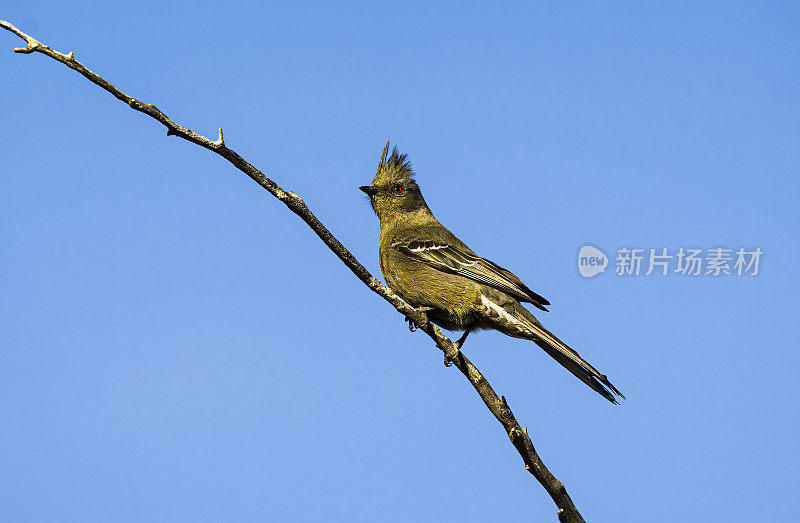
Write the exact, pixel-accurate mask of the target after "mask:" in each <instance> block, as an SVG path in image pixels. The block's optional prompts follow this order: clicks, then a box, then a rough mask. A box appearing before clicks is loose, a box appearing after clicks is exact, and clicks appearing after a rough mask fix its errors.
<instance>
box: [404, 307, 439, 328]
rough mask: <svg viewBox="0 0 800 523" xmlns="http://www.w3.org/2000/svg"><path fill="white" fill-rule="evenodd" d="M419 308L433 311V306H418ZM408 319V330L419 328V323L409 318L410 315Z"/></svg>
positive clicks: (422, 310)
mask: <svg viewBox="0 0 800 523" xmlns="http://www.w3.org/2000/svg"><path fill="white" fill-rule="evenodd" d="M417 310H418V311H421V312H426V313H427V312H430V311H432V310H433V307H417ZM406 321H407V322H408V330H410V331H411V332H414V331H415V330H417V329H418V328H419V325H417V323H416V322H415V321H414V320H412V319H411V318H409V317H408V316H406Z"/></svg>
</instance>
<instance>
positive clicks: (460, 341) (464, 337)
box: [444, 329, 471, 367]
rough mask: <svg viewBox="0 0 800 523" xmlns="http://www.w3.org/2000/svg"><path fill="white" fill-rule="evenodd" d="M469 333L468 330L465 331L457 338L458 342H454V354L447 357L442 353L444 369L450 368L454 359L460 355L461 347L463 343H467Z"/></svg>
mask: <svg viewBox="0 0 800 523" xmlns="http://www.w3.org/2000/svg"><path fill="white" fill-rule="evenodd" d="M470 332H471V331H470V330H469V329H467V330H465V331H464V334H462V335H461V337H460V338H458V340H457V341H456V353H455V354H453V355H452V356H448V355H447V353H446V352H445V353H444V366H445V367H450V366H451V365H453V362H454V361H455V359H456V358H457V357H458V355H459V354H461V347H462V346H463V345H464V342H465V341H467V336H469V333H470Z"/></svg>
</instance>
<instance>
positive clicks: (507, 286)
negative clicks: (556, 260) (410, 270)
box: [392, 239, 550, 311]
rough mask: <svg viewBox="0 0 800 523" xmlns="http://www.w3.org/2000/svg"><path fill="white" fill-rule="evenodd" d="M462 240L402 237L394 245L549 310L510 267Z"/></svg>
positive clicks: (399, 249) (544, 300) (426, 261)
mask: <svg viewBox="0 0 800 523" xmlns="http://www.w3.org/2000/svg"><path fill="white" fill-rule="evenodd" d="M459 243H460V242H458V243H456V242H445V241H440V240H416V239H415V240H401V241H396V242H393V243H392V247H393V248H395V249H397V250H398V251H400V252H401V253H403V254H405V255H406V256H408V257H410V258H413V259H415V260H417V261H421V262H424V263H427V264H428V265H430V266H431V267H433V268H434V269H438V270H440V271H443V272H449V273H451V274H458V275H460V276H464V277H465V278H469V279H471V280H474V281H476V282H479V283H482V284H484V285H488V286H489V287H494V288H495V289H497V290H500V291H503V292H505V293H506V294H509V295H511V296H513V297H515V298H517V299H518V300H520V301H527V302H530V303H531V304H533V305H534V306H535V307H537V308H539V309H541V310H543V311H546V310H547V309H546V308H545V305H550V302H549V301H547V300H546V299H544V298H543V297H541V296H539V295H538V294H536V293H535V292H533V291H532V290H530V289H529V288H528V287H527V286H526V285H525V284H524V283H522V281H521V280H520V279H519V278H517V277H516V276H515V275H514V274H513V273H511V272H510V271H508V270H506V269H504V268H502V267H500V266H499V265H497V264H496V263H494V262H492V261H489V260H487V259H486V258H481V257H480V256H478V255H477V254H475V253H474V252H472V251H471V250H469V248H468V247H466V246H465V245H463V244H462V245H459Z"/></svg>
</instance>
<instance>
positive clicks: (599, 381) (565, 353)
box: [531, 322, 625, 404]
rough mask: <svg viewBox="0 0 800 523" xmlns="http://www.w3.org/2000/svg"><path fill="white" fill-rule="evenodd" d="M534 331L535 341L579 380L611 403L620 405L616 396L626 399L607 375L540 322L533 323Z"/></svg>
mask: <svg viewBox="0 0 800 523" xmlns="http://www.w3.org/2000/svg"><path fill="white" fill-rule="evenodd" d="M531 323H533V322H531ZM532 330H533V331H534V334H535V338H534V339H533V341H534V342H535V343H536V344H537V345H538V346H539V347H541V348H542V349H544V351H545V352H546V353H547V354H549V355H550V356H551V357H552V358H553V359H554V360H556V361H557V362H559V363H560V364H561V365H562V366H563V367H564V368H565V369H567V370H568V371H570V372H571V373H572V374H574V375H575V376H576V377H577V378H578V379H579V380H581V381H582V382H584V383H585V384H587V385H588V386H589V387H591V388H592V389H593V390H595V391H596V392H597V393H598V394H600V395H601V396H603V397H604V398H605V399H607V400H608V401H610V402H611V403H614V404H619V402H618V401H617V399H616V398H615V397H614V395H617V396H619V397H621V398H622V399H625V396H624V395H623V394H622V393H621V392H620V391H619V390H618V389H617V388H616V387H615V386H614V385H612V384H611V382H610V381H609V380H608V377H606V375H605V374H601V373H600V372H599V371H598V370H597V369H595V368H594V367H593V366H592V365H591V364H590V363H589V362H588V361H586V360H585V359H583V358H582V357H581V355H580V354H578V353H577V352H575V351H574V350H573V349H571V348H569V347H568V346H567V345H566V344H565V343H564V342H563V341H561V340H559V339H558V338H557V337H556V336H555V335H554V334H553V333H552V332H550V331H548V330H547V329H545V328H544V327H542V325H541V324H540V323H539V322H535V323H533V325H532Z"/></svg>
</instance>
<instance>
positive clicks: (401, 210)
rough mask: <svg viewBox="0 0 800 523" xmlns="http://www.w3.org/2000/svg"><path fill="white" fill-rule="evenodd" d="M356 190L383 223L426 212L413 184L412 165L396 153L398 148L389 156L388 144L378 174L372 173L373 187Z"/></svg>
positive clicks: (417, 189) (402, 155) (416, 186)
mask: <svg viewBox="0 0 800 523" xmlns="http://www.w3.org/2000/svg"><path fill="white" fill-rule="evenodd" d="M387 155H388V157H387ZM359 189H361V190H362V191H364V192H365V193H367V195H368V196H369V200H370V204H372V210H373V211H375V214H377V215H378V218H380V219H381V220H382V221H383V220H384V219H389V218H392V217H401V216H402V215H403V214H406V213H413V212H415V211H419V210H423V209H425V210H427V209H428V206H427V205H426V204H425V200H424V199H423V198H422V193H421V192H420V190H419V186H418V185H417V182H415V181H414V171H413V170H412V169H411V163H410V162H409V161H408V159H407V157H406V155H405V154H400V153H399V152H398V150H397V147H394V148H393V149H392V153H391V154H389V142H386V146H384V148H383V153H382V154H381V160H380V162H378V172H377V173H375V178H374V179H373V180H372V183H371V184H370V185H364V186H362V187H359Z"/></svg>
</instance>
